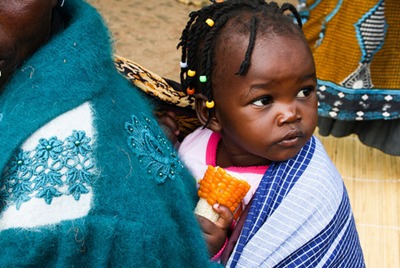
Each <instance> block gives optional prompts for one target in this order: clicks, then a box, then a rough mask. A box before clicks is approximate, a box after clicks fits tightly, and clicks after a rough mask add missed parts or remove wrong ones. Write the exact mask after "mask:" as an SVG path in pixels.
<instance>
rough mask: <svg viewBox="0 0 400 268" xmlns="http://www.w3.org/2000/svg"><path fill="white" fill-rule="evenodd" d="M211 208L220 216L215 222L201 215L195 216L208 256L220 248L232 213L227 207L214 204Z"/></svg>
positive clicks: (226, 233) (230, 222)
mask: <svg viewBox="0 0 400 268" xmlns="http://www.w3.org/2000/svg"><path fill="white" fill-rule="evenodd" d="M213 209H214V211H215V212H217V213H218V214H219V216H220V217H219V219H218V220H217V221H216V222H212V221H210V220H209V219H207V218H205V217H202V216H197V220H198V222H199V224H200V226H201V229H202V230H203V234H204V237H205V240H206V243H207V247H208V252H209V253H210V256H214V255H215V254H216V253H218V252H219V251H220V250H221V248H222V246H223V245H224V243H225V240H226V237H227V236H228V231H229V228H230V227H231V224H232V221H233V214H232V212H231V211H230V210H229V208H228V207H226V206H223V205H219V204H215V205H214V206H213Z"/></svg>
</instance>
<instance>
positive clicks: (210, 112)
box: [195, 93, 221, 132]
mask: <svg viewBox="0 0 400 268" xmlns="http://www.w3.org/2000/svg"><path fill="white" fill-rule="evenodd" d="M206 102H207V98H206V97H205V96H204V95H203V94H200V93H199V94H197V95H196V102H195V107H196V113H197V118H198V119H199V121H200V123H201V124H202V125H203V126H206V128H208V129H210V130H212V131H214V132H220V131H221V124H220V122H219V120H218V119H217V117H216V116H215V108H211V109H210V108H207V106H206ZM209 117H210V120H208V118H209ZM206 124H207V125H206Z"/></svg>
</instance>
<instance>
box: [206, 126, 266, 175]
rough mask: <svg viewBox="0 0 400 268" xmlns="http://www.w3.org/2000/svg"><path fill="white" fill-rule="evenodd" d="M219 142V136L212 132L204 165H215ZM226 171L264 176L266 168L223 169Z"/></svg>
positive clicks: (234, 167)
mask: <svg viewBox="0 0 400 268" xmlns="http://www.w3.org/2000/svg"><path fill="white" fill-rule="evenodd" d="M220 140H221V136H220V135H219V133H217V132H213V133H212V134H211V136H210V139H209V140H208V144H207V151H206V164H207V165H212V166H214V167H215V166H216V165H217V148H218V143H219V141H220ZM225 169H226V170H229V171H233V172H237V173H255V174H264V173H265V172H266V171H267V169H268V166H250V167H236V166H231V167H227V168H225Z"/></svg>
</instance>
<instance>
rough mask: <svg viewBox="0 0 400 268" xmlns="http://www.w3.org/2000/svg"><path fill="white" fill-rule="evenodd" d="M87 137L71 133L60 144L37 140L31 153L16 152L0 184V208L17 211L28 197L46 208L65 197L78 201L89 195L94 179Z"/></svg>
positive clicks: (47, 140)
mask: <svg viewBox="0 0 400 268" xmlns="http://www.w3.org/2000/svg"><path fill="white" fill-rule="evenodd" d="M90 143H91V138H89V137H88V136H86V133H85V132H84V131H76V130H74V131H73V133H72V135H71V136H69V137H67V138H66V139H65V140H64V141H61V140H59V139H57V137H51V138H50V139H40V140H39V142H38V145H37V146H36V148H35V150H32V151H23V150H20V151H19V152H17V154H16V155H15V156H14V157H13V158H12V159H11V161H10V163H9V165H8V167H7V168H6V170H5V171H4V172H3V174H2V179H1V182H0V208H1V207H4V206H6V205H11V204H15V205H16V207H17V209H20V207H21V205H22V204H23V203H25V202H28V201H29V200H31V199H32V198H39V199H43V200H44V202H45V203H46V204H48V205H50V204H51V202H52V201H53V199H54V198H58V197H61V196H65V195H70V196H72V197H73V198H74V199H75V200H76V201H78V200H79V199H80V197H81V195H83V194H87V193H89V189H88V188H89V187H90V185H91V182H92V181H93V178H94V164H93V158H92V148H91V145H90Z"/></svg>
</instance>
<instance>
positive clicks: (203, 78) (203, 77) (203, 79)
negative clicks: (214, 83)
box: [199, 75, 207, 83]
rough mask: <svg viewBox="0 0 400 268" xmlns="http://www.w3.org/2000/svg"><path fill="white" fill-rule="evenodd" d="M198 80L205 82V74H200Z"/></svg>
mask: <svg viewBox="0 0 400 268" xmlns="http://www.w3.org/2000/svg"><path fill="white" fill-rule="evenodd" d="M199 81H200V82H201V83H205V82H207V76H205V75H200V77H199Z"/></svg>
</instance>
